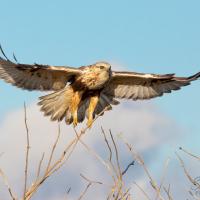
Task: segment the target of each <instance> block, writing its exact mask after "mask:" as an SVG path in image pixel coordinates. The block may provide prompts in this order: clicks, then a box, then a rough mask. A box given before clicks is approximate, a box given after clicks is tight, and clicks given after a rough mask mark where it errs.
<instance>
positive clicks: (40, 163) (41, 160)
mask: <svg viewBox="0 0 200 200" xmlns="http://www.w3.org/2000/svg"><path fill="white" fill-rule="evenodd" d="M44 155H45V153H43V154H42V157H41V159H40V162H39V165H38V170H37V175H36V181H37V180H38V178H39V177H40V171H41V167H42V162H43V160H44Z"/></svg>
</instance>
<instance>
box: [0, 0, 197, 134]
mask: <svg viewBox="0 0 200 200" xmlns="http://www.w3.org/2000/svg"><path fill="white" fill-rule="evenodd" d="M199 6H200V2H199V1H197V0H196V1H195V0H193V1H183V0H181V1H179V0H173V1H172V0H169V1H158V0H157V1H156V0H153V1H144V0H141V1H134V0H129V1H128V0H127V1H112V0H111V1H105V0H102V1H92V0H85V1H64V0H59V1H49V0H48V1H46V0H44V1H39V0H35V1H25V0H24V1H23V0H21V1H10V0H7V1H1V8H2V9H1V13H0V20H1V27H2V29H1V31H0V42H1V44H2V46H3V48H4V50H5V52H6V53H7V55H8V56H11V55H12V53H13V52H15V54H16V56H17V58H18V60H19V61H20V62H24V63H33V62H37V63H44V64H46V63H47V64H54V65H72V66H79V65H84V64H90V63H93V62H95V61H97V60H107V61H109V62H111V63H118V64H120V65H122V66H123V67H125V68H127V69H129V70H133V71H140V72H154V73H171V72H176V73H177V75H180V76H184V75H189V74H191V73H195V72H197V71H199V70H200V59H199V55H200V37H199V35H200V27H199V19H200V13H199ZM199 84H200V83H199V82H196V83H194V84H193V85H192V86H190V87H188V88H184V89H183V90H182V91H178V92H177V93H174V94H170V95H166V96H165V97H164V98H161V99H156V100H153V101H154V102H155V103H156V104H158V105H159V106H160V108H161V109H162V110H165V112H166V113H168V114H169V115H170V116H172V117H173V118H174V119H175V120H177V121H179V122H180V123H183V124H184V125H186V126H188V127H190V128H192V129H193V131H196V134H197V131H198V130H199V128H200V126H198V116H199V112H198V103H199V100H200V94H199V92H198V91H199ZM0 87H1V97H0V98H1V102H2V101H3V103H2V104H1V105H0V110H1V113H2V115H1V118H2V116H3V115H4V114H5V113H6V112H7V111H8V110H9V109H15V108H17V107H20V106H22V103H23V101H24V100H26V101H28V102H31V101H35V99H36V97H37V96H38V95H39V93H29V92H24V91H20V90H18V89H15V88H13V87H10V86H7V85H6V84H4V83H3V82H2V81H1V82H0ZM2 110H3V111H2Z"/></svg>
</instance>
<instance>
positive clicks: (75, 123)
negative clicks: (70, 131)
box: [73, 117, 78, 127]
mask: <svg viewBox="0 0 200 200" xmlns="http://www.w3.org/2000/svg"><path fill="white" fill-rule="evenodd" d="M77 124H78V118H77V117H74V118H73V125H74V127H76V126H77Z"/></svg>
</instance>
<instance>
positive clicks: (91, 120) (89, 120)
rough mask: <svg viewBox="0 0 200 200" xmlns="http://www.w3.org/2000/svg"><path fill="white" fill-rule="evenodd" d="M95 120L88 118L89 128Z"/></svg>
mask: <svg viewBox="0 0 200 200" xmlns="http://www.w3.org/2000/svg"><path fill="white" fill-rule="evenodd" d="M93 122H94V121H93V119H88V121H87V127H88V128H91V127H92V124H93Z"/></svg>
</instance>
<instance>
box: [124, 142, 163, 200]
mask: <svg viewBox="0 0 200 200" xmlns="http://www.w3.org/2000/svg"><path fill="white" fill-rule="evenodd" d="M122 139H123V141H124V143H125V145H126V146H127V147H128V149H129V151H130V152H131V154H132V156H133V158H134V159H136V160H137V162H138V163H139V164H140V165H141V166H142V167H143V169H144V171H145V173H146V175H147V176H148V178H149V180H150V184H151V186H152V188H153V189H154V190H155V191H156V193H157V195H158V197H159V199H160V200H164V198H163V197H162V196H161V194H160V192H159V188H158V186H157V184H156V182H155V181H154V180H153V178H152V177H151V175H150V173H149V171H148V169H147V167H146V165H145V163H144V160H143V159H142V157H141V156H140V155H139V154H138V153H137V152H136V151H135V150H134V149H133V147H132V146H131V145H130V144H129V143H128V142H127V141H126V140H125V139H124V138H122Z"/></svg>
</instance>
